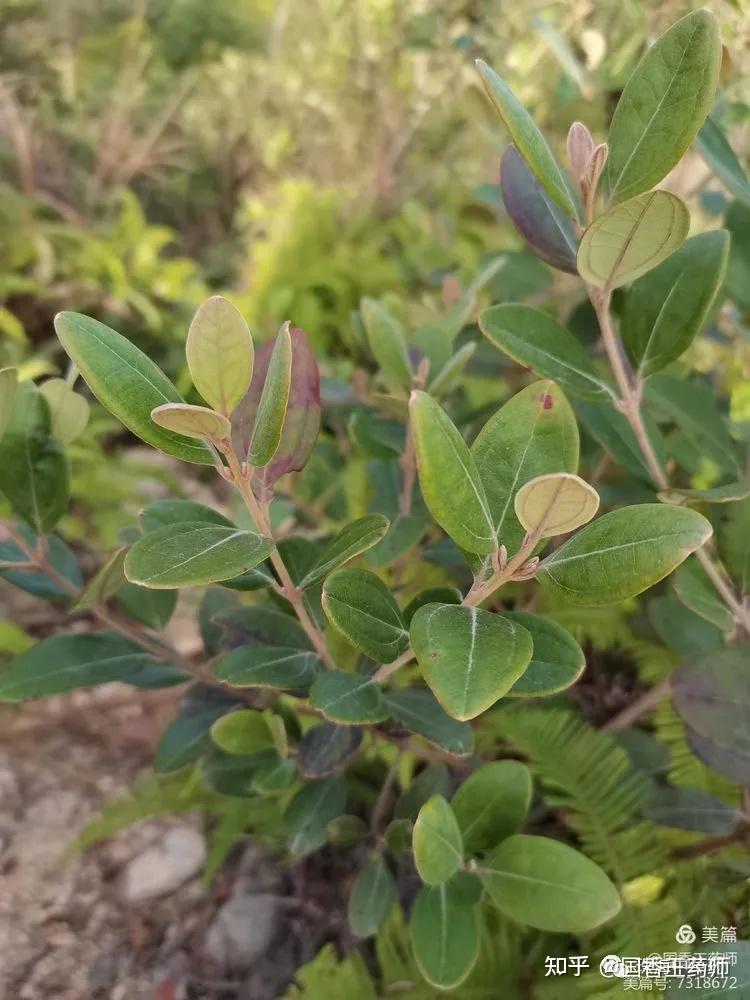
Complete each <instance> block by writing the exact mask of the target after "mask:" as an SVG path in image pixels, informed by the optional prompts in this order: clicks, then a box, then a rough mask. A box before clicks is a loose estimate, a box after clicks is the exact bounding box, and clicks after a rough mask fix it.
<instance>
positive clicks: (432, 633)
mask: <svg viewBox="0 0 750 1000" xmlns="http://www.w3.org/2000/svg"><path fill="white" fill-rule="evenodd" d="M410 634H411V644H412V647H413V649H414V652H415V653H416V656H417V661H418V663H419V667H420V669H421V671H422V676H423V677H424V679H425V681H426V682H427V684H428V685H429V686H430V688H431V690H432V692H433V693H434V695H435V697H436V698H437V700H438V701H439V702H440V704H441V705H442V706H443V708H444V709H445V710H446V712H447V713H448V714H449V715H451V716H453V718H454V719H459V720H461V721H465V720H467V719H473V718H475V717H476V716H477V715H480V714H481V713H482V712H484V711H486V709H488V708H489V707H490V706H491V705H494V703H495V702H496V701H497V700H498V698H502V696H503V695H504V694H506V693H507V692H508V691H509V690H510V689H511V687H512V686H513V684H514V683H515V682H516V681H517V680H518V678H519V677H520V676H521V674H522V673H523V672H524V670H525V669H526V667H527V666H528V664H529V661H530V660H531V654H532V649H533V645H532V641H531V636H530V635H529V633H528V632H527V631H526V629H525V628H523V626H521V625H519V624H517V623H516V622H513V621H511V620H510V619H508V618H504V617H503V616H502V615H496V614H493V613H491V612H489V611H482V610H481V609H480V608H473V607H464V606H462V605H455V604H426V605H425V606H424V607H423V608H420V609H419V611H417V613H416V614H415V615H414V617H413V618H412V621H411V628H410Z"/></svg>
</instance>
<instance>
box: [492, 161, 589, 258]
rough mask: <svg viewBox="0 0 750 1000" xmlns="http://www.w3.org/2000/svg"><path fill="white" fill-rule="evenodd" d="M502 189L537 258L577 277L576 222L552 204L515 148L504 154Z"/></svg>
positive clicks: (510, 211) (517, 223) (517, 224)
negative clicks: (574, 225)
mask: <svg viewBox="0 0 750 1000" xmlns="http://www.w3.org/2000/svg"><path fill="white" fill-rule="evenodd" d="M500 187H501V190H502V192H503V201H504V202H505V209H506V211H507V213H508V215H509V216H510V221H511V222H512V223H513V225H514V226H515V227H516V229H517V230H518V231H519V233H520V234H521V236H523V238H524V239H525V240H526V242H527V243H528V244H529V246H530V247H531V249H532V250H533V251H534V253H535V254H536V255H537V257H540V258H541V259H542V260H543V261H546V263H547V264H550V265H551V266H552V267H557V268H559V269H560V270H561V271H568V272H569V273H570V274H577V273H578V272H577V269H576V253H577V251H578V240H577V239H576V236H575V233H574V232H573V224H572V220H571V219H570V218H569V217H568V216H567V215H566V214H565V213H564V212H563V211H562V210H561V209H560V207H559V206H558V205H556V204H555V202H553V201H552V199H551V198H550V197H549V195H548V194H547V192H546V191H545V190H544V189H543V188H542V186H541V184H540V183H539V182H538V181H537V179H536V177H534V175H533V173H532V172H531V171H530V170H529V168H528V166H527V165H526V161H525V160H524V159H523V157H522V156H521V155H520V154H519V152H518V150H517V149H516V148H515V146H508V148H507V149H506V150H505V152H504V153H503V159H502V162H501V164H500Z"/></svg>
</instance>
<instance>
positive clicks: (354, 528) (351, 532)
mask: <svg viewBox="0 0 750 1000" xmlns="http://www.w3.org/2000/svg"><path fill="white" fill-rule="evenodd" d="M389 523H390V522H389V521H388V518H387V517H383V515H382V514H366V515H365V516H364V517H358V518H357V519H356V521H350V522H349V524H346V525H344V527H343V528H342V529H341V530H340V531H339V533H338V534H337V535H335V536H334V537H333V538H332V539H331V541H330V542H329V543H328V545H326V547H325V549H324V550H323V552H322V553H321V555H320V557H319V558H318V559H317V560H316V562H315V564H314V566H313V567H312V569H311V570H310V571H309V573H307V574H306V575H305V576H304V577H303V578H302V580H301V581H300V584H299V586H300V588H301V589H302V590H305V589H306V588H307V587H311V586H312V585H313V584H314V583H318V582H319V581H320V580H322V579H323V578H324V577H325V576H327V575H328V574H329V573H330V572H331V570H334V569H336V568H337V567H338V566H343V564H344V563H346V562H349V560H350V559H354V558H355V557H356V556H358V555H361V554H362V553H363V552H367V550H368V549H371V548H372V547H373V545H377V543H378V542H379V541H380V540H381V538H383V536H384V535H385V533H386V532H387V531H388V526H389Z"/></svg>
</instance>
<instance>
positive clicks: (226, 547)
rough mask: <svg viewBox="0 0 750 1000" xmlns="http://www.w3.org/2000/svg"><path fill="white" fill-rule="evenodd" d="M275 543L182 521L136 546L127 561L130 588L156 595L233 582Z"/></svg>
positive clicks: (248, 533) (251, 534)
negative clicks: (134, 586) (150, 590)
mask: <svg viewBox="0 0 750 1000" xmlns="http://www.w3.org/2000/svg"><path fill="white" fill-rule="evenodd" d="M272 550H273V542H272V541H271V540H270V539H268V538H264V537H263V536H262V535H259V534H257V533H256V532H254V531H246V530H243V529H241V528H231V527H224V526H223V525H220V524H205V523H204V522H202V521H183V522H181V523H178V524H173V525H167V526H166V527H165V528H159V530H158V531H153V532H151V533H150V534H148V535H144V537H143V538H141V539H140V541H137V542H136V543H135V545H134V546H133V547H132V549H131V550H130V551H129V552H128V554H127V556H126V558H125V575H126V576H127V578H128V580H130V581H131V583H139V584H141V586H143V587H153V588H154V589H156V590H172V589H174V588H175V587H195V586H200V585H204V584H207V583H218V582H220V581H222V580H231V579H232V577H235V576H239V575H240V573H244V572H245V570H248V569H252V568H253V566H257V564H258V563H259V562H262V561H263V560H264V559H265V558H266V557H267V556H269V555H270V554H271V552H272Z"/></svg>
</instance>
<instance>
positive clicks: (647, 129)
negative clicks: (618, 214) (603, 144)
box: [605, 10, 721, 203]
mask: <svg viewBox="0 0 750 1000" xmlns="http://www.w3.org/2000/svg"><path fill="white" fill-rule="evenodd" d="M720 65H721V41H720V39H719V26H718V24H717V21H716V18H715V17H714V16H713V14H711V13H709V11H707V10H695V11H693V12H692V13H691V14H688V15H687V16H686V17H683V18H682V20H680V21H678V22H677V23H676V24H673V25H672V27H671V28H669V29H668V30H667V31H666V32H665V33H664V34H663V35H662V36H661V38H659V39H657V41H656V42H655V43H654V45H652V47H651V48H650V49H649V50H648V51H647V52H646V54H645V55H644V56H643V58H642V59H641V61H640V62H639V63H638V65H637V66H636V68H635V70H634V71H633V75H632V76H631V77H630V79H629V80H628V82H627V83H626V84H625V89H624V90H623V92H622V95H621V96H620V100H619V101H618V104H617V107H616V108H615V113H614V115H613V116H612V124H611V125H610V128H609V136H608V143H609V158H608V160H607V168H606V173H605V184H606V188H607V189H608V191H609V199H610V202H611V203H616V202H621V201H624V200H625V199H626V198H632V197H633V196H634V195H638V194H640V193H641V192H642V191H648V190H649V188H652V187H654V185H655V184H658V183H659V181H660V180H662V178H664V177H666V175H667V174H668V173H669V171H670V170H671V169H672V167H673V166H674V165H675V164H676V163H677V162H678V161H679V160H680V158H681V157H682V154H683V153H684V152H685V151H686V149H687V148H688V146H690V144H691V143H692V142H693V140H694V139H695V137H696V135H697V134H698V130H699V129H700V127H701V125H702V124H703V122H704V120H705V119H706V117H707V115H708V113H709V111H710V110H711V106H712V104H713V101H714V94H715V92H716V85H717V83H718V80H719V67H720Z"/></svg>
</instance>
